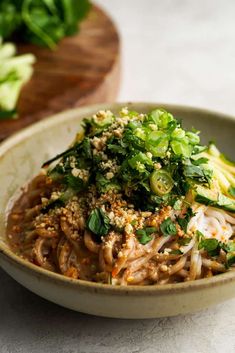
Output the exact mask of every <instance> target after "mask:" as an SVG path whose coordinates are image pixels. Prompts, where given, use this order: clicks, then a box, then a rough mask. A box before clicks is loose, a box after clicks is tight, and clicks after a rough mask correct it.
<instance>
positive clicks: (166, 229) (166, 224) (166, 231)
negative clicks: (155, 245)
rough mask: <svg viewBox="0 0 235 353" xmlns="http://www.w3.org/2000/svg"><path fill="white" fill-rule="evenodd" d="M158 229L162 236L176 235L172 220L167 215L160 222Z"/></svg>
mask: <svg viewBox="0 0 235 353" xmlns="http://www.w3.org/2000/svg"><path fill="white" fill-rule="evenodd" d="M160 229H161V232H162V234H163V235H164V236H168V235H176V232H177V230H176V226H175V223H173V222H172V220H171V219H170V217H168V218H167V219H165V220H164V221H163V222H162V223H161V225H160Z"/></svg>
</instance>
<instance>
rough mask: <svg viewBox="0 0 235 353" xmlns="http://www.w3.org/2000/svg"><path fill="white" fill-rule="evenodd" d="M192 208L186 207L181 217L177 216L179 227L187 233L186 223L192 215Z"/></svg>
mask: <svg viewBox="0 0 235 353" xmlns="http://www.w3.org/2000/svg"><path fill="white" fill-rule="evenodd" d="M194 215H195V214H194V213H193V210H192V208H191V207H188V209H187V211H186V213H185V214H184V216H183V217H178V218H177V222H178V223H179V225H180V227H181V228H182V229H183V231H184V232H185V233H187V229H188V224H189V221H190V219H191V218H192V217H193V216H194Z"/></svg>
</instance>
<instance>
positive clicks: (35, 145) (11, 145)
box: [0, 103, 235, 250]
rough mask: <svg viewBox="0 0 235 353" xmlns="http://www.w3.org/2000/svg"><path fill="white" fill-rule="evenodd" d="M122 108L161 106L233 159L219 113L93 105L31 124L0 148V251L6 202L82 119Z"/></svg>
mask: <svg viewBox="0 0 235 353" xmlns="http://www.w3.org/2000/svg"><path fill="white" fill-rule="evenodd" d="M123 106H128V107H129V109H130V110H137V111H139V112H148V111H150V110H152V109H154V108H156V107H163V108H165V109H166V110H168V111H170V112H171V113H173V114H174V116H175V117H176V118H178V119H181V120H182V122H183V125H184V126H185V127H188V128H192V127H194V128H196V129H198V130H200V131H201V138H202V142H203V143H206V142H208V141H210V140H214V141H216V143H217V145H218V147H219V148H220V149H221V150H222V151H223V153H225V154H226V155H228V156H229V157H230V158H232V157H233V148H234V136H233V135H234V131H235V120H234V119H233V118H231V117H228V116H224V115H222V114H219V113H214V112H208V111H205V110H200V109H195V108H189V107H180V106H174V105H166V104H153V103H151V104H150V103H129V104H127V103H124V104H121V103H119V104H111V105H110V104H109V105H95V106H91V107H85V108H78V109H73V110H70V111H66V112H63V113H61V114H58V115H56V116H54V117H52V118H49V119H46V120H44V121H42V122H39V123H37V124H35V125H32V126H31V127H29V128H27V129H25V130H23V131H22V132H21V133H18V134H17V135H14V136H13V137H11V138H10V139H8V140H7V141H6V142H5V143H3V144H2V145H1V146H0V194H1V198H0V211H1V212H0V249H1V248H2V249H3V250H4V249H7V248H8V245H7V244H6V242H5V223H6V208H7V205H8V204H9V199H11V198H13V197H15V196H14V195H16V194H17V191H19V188H21V187H22V185H24V184H25V183H26V182H27V181H28V180H30V179H31V178H32V177H33V176H35V175H36V174H37V173H38V172H39V169H40V166H41V165H42V163H43V162H44V161H45V160H47V159H49V158H50V157H52V156H54V155H55V154H56V153H60V152H62V151H63V150H64V149H65V148H67V146H68V145H69V144H70V143H71V141H72V140H73V138H74V136H75V134H76V133H77V131H78V130H79V129H81V126H80V123H81V120H82V118H84V117H87V116H91V115H92V114H94V113H95V112H97V111H98V110H100V109H110V110H113V111H114V112H118V111H119V110H120V108H121V107H123Z"/></svg>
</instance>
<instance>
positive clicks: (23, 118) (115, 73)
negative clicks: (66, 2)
mask: <svg viewBox="0 0 235 353" xmlns="http://www.w3.org/2000/svg"><path fill="white" fill-rule="evenodd" d="M18 50H19V53H20V54H23V53H34V54H35V56H36V58H37V62H36V64H35V71H34V74H33V77H32V79H31V81H30V82H29V83H27V85H26V86H25V87H24V89H23V90H22V93H21V96H20V100H19V104H18V111H19V118H18V119H16V120H2V121H0V140H3V139H4V138H6V137H7V136H9V135H11V134H12V133H14V132H16V131H18V130H20V129H22V128H23V127H25V126H27V125H30V124H32V123H33V122H35V121H37V120H40V119H43V118H44V117H47V116H49V115H51V114H53V113H56V112H59V111H61V110H65V109H68V108H72V107H76V106H82V105H87V104H93V103H102V102H112V101H114V100H115V98H116V96H117V92H118V88H119V82H120V40H119V36H118V32H117V29H116V27H115V25H114V23H113V22H112V20H111V19H110V18H109V16H108V15H107V14H106V13H105V12H104V11H102V10H101V9H100V8H98V7H96V6H93V8H92V10H91V11H90V13H89V15H88V17H87V19H86V20H85V21H83V22H82V24H81V30H80V32H79V34H78V35H76V36H73V37H67V38H65V39H64V40H63V41H62V42H61V43H60V44H59V46H58V48H57V49H56V50H55V51H51V50H49V49H45V48H39V47H36V46H34V45H29V44H24V45H23V44H22V45H19V46H18Z"/></svg>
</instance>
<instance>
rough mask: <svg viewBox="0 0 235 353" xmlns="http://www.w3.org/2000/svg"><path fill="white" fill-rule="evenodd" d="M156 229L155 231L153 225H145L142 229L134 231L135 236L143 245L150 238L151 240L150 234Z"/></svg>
mask: <svg viewBox="0 0 235 353" xmlns="http://www.w3.org/2000/svg"><path fill="white" fill-rule="evenodd" d="M156 231H157V228H155V227H146V228H144V229H138V230H137V231H136V236H137V239H138V240H139V242H140V244H143V245H145V244H147V243H148V242H150V240H152V236H151V234H153V233H154V232H156Z"/></svg>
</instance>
